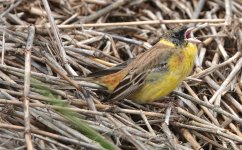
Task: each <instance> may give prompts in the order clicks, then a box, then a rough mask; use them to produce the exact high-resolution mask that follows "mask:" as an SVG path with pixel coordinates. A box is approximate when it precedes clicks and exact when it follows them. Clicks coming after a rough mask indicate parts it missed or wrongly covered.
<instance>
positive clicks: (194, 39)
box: [185, 27, 202, 44]
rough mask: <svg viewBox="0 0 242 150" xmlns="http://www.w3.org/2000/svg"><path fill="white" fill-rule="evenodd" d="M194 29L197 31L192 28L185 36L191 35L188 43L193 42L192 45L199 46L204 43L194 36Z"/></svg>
mask: <svg viewBox="0 0 242 150" xmlns="http://www.w3.org/2000/svg"><path fill="white" fill-rule="evenodd" d="M194 29H196V28H195V27H190V28H188V29H187V31H186V33H185V34H186V35H187V34H189V35H190V36H189V38H188V39H186V41H188V42H191V43H197V44H199V43H202V41H200V40H198V39H197V38H195V37H194V35H193V32H194Z"/></svg>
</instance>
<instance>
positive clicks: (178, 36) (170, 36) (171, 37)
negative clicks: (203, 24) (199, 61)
mask: <svg viewBox="0 0 242 150" xmlns="http://www.w3.org/2000/svg"><path fill="white" fill-rule="evenodd" d="M194 29H195V27H187V26H182V27H180V28H176V29H174V30H172V31H169V32H167V33H165V35H164V38H165V39H166V40H168V41H170V42H172V43H173V44H175V45H177V46H185V45H186V44H187V43H188V42H191V43H201V41H200V40H198V39H196V38H195V37H194V36H193V30H194Z"/></svg>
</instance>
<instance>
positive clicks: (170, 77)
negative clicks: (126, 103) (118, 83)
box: [129, 43, 197, 103]
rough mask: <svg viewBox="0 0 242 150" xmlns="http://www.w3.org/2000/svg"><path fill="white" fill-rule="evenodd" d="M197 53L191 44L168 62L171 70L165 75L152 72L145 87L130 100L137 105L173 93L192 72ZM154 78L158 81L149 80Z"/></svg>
mask: <svg viewBox="0 0 242 150" xmlns="http://www.w3.org/2000/svg"><path fill="white" fill-rule="evenodd" d="M196 52H197V48H196V46H195V45H193V44H191V43H189V44H188V45H187V47H186V48H184V49H183V50H182V52H181V53H179V55H174V56H172V57H171V58H170V59H169V60H168V66H169V69H168V70H167V71H166V72H165V73H164V72H160V73H159V72H155V73H152V72H151V73H150V74H149V75H148V76H147V78H146V80H145V83H144V85H143V86H142V87H141V88H140V89H138V90H137V91H136V92H135V93H134V94H132V95H131V96H130V97H129V99H131V100H133V101H136V102H137V103H147V102H152V101H155V100H159V99H160V98H161V97H163V96H166V95H168V94H169V93H171V92H172V91H173V90H174V89H175V88H176V87H177V86H178V85H179V83H180V82H181V81H182V80H183V79H184V78H185V77H186V76H188V75H189V73H190V72H191V70H192V68H193V64H194V60H195V58H196ZM154 76H155V79H156V80H154V81H150V80H148V79H150V78H152V77H154Z"/></svg>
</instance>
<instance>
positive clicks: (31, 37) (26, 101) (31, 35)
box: [23, 26, 35, 150]
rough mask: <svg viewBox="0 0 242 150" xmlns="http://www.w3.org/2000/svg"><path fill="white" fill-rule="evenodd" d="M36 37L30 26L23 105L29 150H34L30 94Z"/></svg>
mask: <svg viewBox="0 0 242 150" xmlns="http://www.w3.org/2000/svg"><path fill="white" fill-rule="evenodd" d="M34 35H35V28H34V26H30V27H29V29H28V39H27V43H26V51H25V53H26V55H25V74H24V93H23V101H24V102H23V103H24V105H23V106H24V132H25V141H26V145H27V149H28V150H33V144H32V140H31V133H30V112H29V97H28V96H29V93H30V78H31V77H30V70H31V58H30V56H31V50H32V46H33V41H34Z"/></svg>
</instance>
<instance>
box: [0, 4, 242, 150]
mask: <svg viewBox="0 0 242 150" xmlns="http://www.w3.org/2000/svg"><path fill="white" fill-rule="evenodd" d="M241 23H242V1H241V0H190V1H186V0H173V1H171V0H132V1H129V0H42V1H41V0H0V51H1V59H0V60H1V62H0V149H19V150H20V149H30V150H31V149H58V150H59V149H68V150H74V149H130V150H132V149H143V150H145V149H176V150H181V149H184V150H189V149H196V150H198V149H199V150H202V149H205V150H212V149H222V150H224V149H233V150H239V149H242V133H241V132H242V131H241V129H242V119H241V113H242V105H241V103H242V92H241V89H242V71H241V66H242V57H241V51H242V26H241ZM178 25H190V26H196V27H198V30H197V32H196V33H195V36H196V37H197V38H198V39H200V40H201V41H203V43H202V44H199V45H198V49H199V53H198V57H197V61H196V65H195V67H194V71H193V72H192V73H191V74H190V76H189V77H187V78H186V80H184V81H183V82H182V84H181V85H180V86H179V88H177V89H176V90H175V91H174V92H173V93H172V94H170V95H168V96H166V97H164V98H162V100H161V101H156V102H153V103H149V104H142V105H140V104H136V103H134V102H132V101H130V100H128V99H124V100H123V101H118V102H112V103H111V102H108V101H107V102H103V101H101V100H102V97H104V96H105V94H104V93H102V92H100V91H99V90H98V89H99V88H101V87H100V86H98V85H95V84H93V83H90V82H87V81H85V77H86V75H87V74H89V73H91V72H95V71H99V70H103V69H108V68H110V67H113V66H116V65H118V64H120V63H122V62H124V61H126V60H129V59H131V58H135V57H136V56H137V55H138V54H140V53H142V52H144V51H146V50H147V49H149V48H150V47H151V46H152V45H154V43H156V42H157V41H158V40H159V38H160V37H161V36H162V34H163V33H164V32H165V31H167V30H169V29H173V28H175V27H176V26H178ZM181 69H182V68H181Z"/></svg>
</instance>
